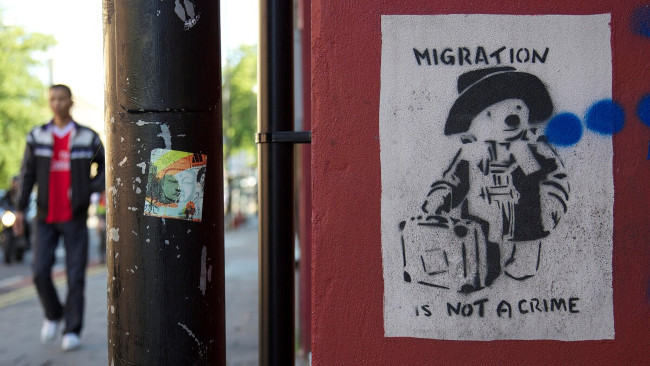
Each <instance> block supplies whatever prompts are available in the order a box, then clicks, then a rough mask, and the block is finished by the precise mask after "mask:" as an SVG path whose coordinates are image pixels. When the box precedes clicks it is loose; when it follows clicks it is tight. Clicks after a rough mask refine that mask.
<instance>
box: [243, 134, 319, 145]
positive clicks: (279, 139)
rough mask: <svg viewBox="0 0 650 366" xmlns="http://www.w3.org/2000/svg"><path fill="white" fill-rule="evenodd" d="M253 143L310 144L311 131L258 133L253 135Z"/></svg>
mask: <svg viewBox="0 0 650 366" xmlns="http://www.w3.org/2000/svg"><path fill="white" fill-rule="evenodd" d="M255 143H256V144H269V143H286V144H311V131H276V132H258V133H256V134H255Z"/></svg>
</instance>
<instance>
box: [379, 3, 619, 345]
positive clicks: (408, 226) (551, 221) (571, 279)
mask: <svg viewBox="0 0 650 366" xmlns="http://www.w3.org/2000/svg"><path fill="white" fill-rule="evenodd" d="M609 22H610V16H609V14H600V15H588V16H572V15H543V16H516V15H431V16H382V55H381V101H380V114H379V130H380V139H381V179H382V197H381V223H382V258H383V273H384V325H385V334H386V336H389V337H418V338H434V339H447V340H494V339H557V340H566V341H574V340H588V339H612V338H614V319H613V306H612V263H611V262H612V234H613V205H614V187H613V176H612V157H613V150H612V140H611V135H606V134H605V135H604V134H602V133H599V130H598V129H597V128H592V129H587V128H585V127H584V119H585V118H589V119H590V121H593V120H596V121H600V122H603V121H604V122H603V123H604V124H605V126H604V127H605V129H606V127H607V123H610V124H611V121H609V120H608V119H607V116H608V114H607V111H608V109H607V107H608V106H611V105H612V103H613V102H612V101H611V93H612V67H611V63H612V61H611V45H610V26H609ZM589 113H591V114H592V115H590V116H587V117H586V115H587V114H589ZM594 113H595V115H594ZM599 113H600V114H599ZM601 127H602V126H601ZM601 130H602V129H601Z"/></svg>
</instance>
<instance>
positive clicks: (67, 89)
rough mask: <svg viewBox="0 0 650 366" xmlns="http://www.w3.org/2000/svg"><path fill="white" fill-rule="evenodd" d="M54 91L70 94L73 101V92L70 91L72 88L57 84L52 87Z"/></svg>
mask: <svg viewBox="0 0 650 366" xmlns="http://www.w3.org/2000/svg"><path fill="white" fill-rule="evenodd" d="M54 89H59V90H63V91H64V92H66V93H67V94H68V96H69V97H70V99H72V90H70V87H68V86H67V85H63V84H55V85H52V86H51V87H50V90H54Z"/></svg>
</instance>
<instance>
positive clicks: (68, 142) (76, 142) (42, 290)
mask: <svg viewBox="0 0 650 366" xmlns="http://www.w3.org/2000/svg"><path fill="white" fill-rule="evenodd" d="M49 103H50V108H51V109H52V112H53V113H54V118H53V119H52V121H50V122H49V123H47V124H45V125H42V126H39V127H36V128H34V129H33V130H32V131H31V132H30V133H29V134H28V135H27V146H26V148H25V155H24V158H23V163H22V169H21V173H20V184H19V193H18V202H17V211H18V213H17V215H16V216H17V220H16V225H15V231H16V233H17V234H20V233H21V232H22V231H23V230H24V227H23V225H22V222H23V220H22V219H23V217H24V212H25V209H26V208H27V206H28V204H29V195H30V193H31V191H32V188H33V187H34V184H36V185H37V187H38V188H37V198H36V206H37V215H36V226H37V228H36V243H35V245H34V254H33V255H34V260H33V265H32V266H33V268H32V269H33V272H34V284H35V285H36V290H37V292H38V296H39V298H40V300H41V304H42V305H43V309H44V312H45V321H44V323H43V327H42V329H41V341H42V342H44V343H45V342H49V341H52V340H53V339H54V338H55V337H56V335H57V333H58V330H59V323H60V322H61V321H63V320H64V321H65V328H64V330H63V341H62V348H63V349H64V350H66V351H68V350H72V349H75V348H78V347H79V346H80V345H81V341H80V339H79V334H80V332H81V328H82V323H83V311H84V286H85V276H86V263H87V260H88V229H87V227H86V219H87V216H88V206H89V204H90V195H91V193H93V192H101V191H102V190H103V189H104V147H103V146H102V143H101V141H100V139H99V136H98V135H97V133H95V132H94V131H93V130H91V129H89V128H87V127H84V126H81V125H79V124H77V123H76V122H75V121H73V120H72V117H71V116H70V108H71V107H72V92H71V91H70V88H68V87H67V86H65V85H60V84H59V85H54V86H52V87H51V88H50V92H49ZM93 163H96V164H97V173H96V175H95V176H94V177H91V165H92V164H93ZM19 223H21V224H19ZM59 237H63V242H64V245H65V251H66V257H65V258H66V274H67V277H68V295H67V299H66V302H65V304H64V305H62V304H61V302H60V300H59V296H58V294H57V292H56V288H55V287H54V284H53V282H52V265H53V264H54V259H55V258H54V252H55V249H56V247H57V244H58V241H59Z"/></svg>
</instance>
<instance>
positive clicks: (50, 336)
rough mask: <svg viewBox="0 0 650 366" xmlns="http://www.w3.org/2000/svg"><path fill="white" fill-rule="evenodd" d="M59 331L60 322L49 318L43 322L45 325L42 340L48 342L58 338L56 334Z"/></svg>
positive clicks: (42, 330)
mask: <svg viewBox="0 0 650 366" xmlns="http://www.w3.org/2000/svg"><path fill="white" fill-rule="evenodd" d="M58 331H59V322H58V321H55V320H54V321H53V320H47V319H45V321H44V322H43V327H42V328H41V342H42V343H48V342H51V341H52V340H54V338H56V334H57V333H58Z"/></svg>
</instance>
